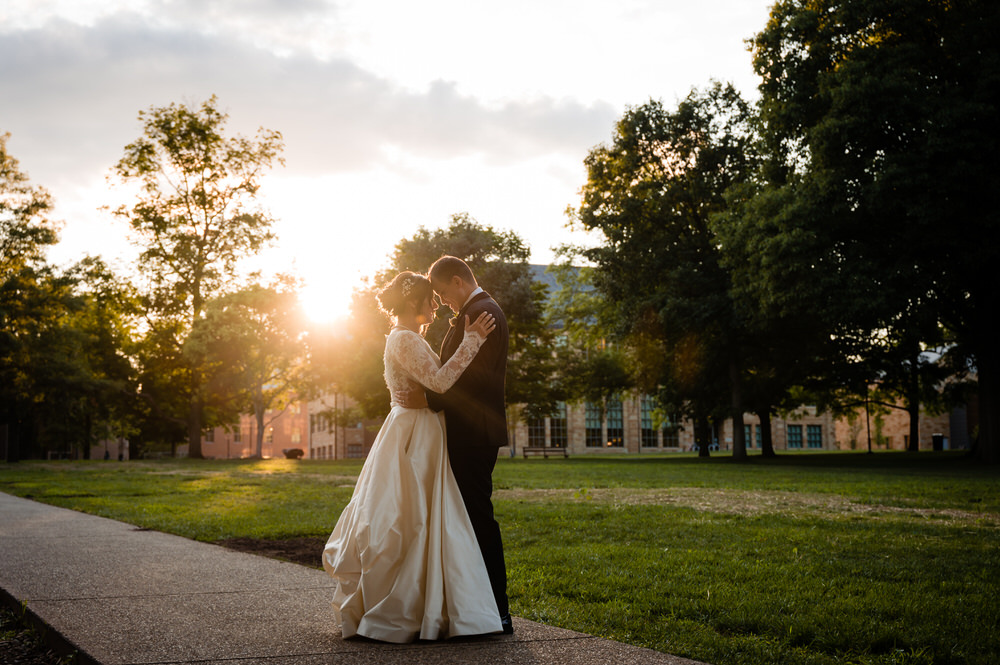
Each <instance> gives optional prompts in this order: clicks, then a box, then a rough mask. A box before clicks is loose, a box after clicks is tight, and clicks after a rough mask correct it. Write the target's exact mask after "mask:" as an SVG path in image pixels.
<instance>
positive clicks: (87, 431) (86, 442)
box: [83, 404, 94, 460]
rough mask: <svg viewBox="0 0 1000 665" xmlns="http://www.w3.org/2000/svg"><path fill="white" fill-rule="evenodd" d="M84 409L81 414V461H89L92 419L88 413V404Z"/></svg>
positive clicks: (92, 427)
mask: <svg viewBox="0 0 1000 665" xmlns="http://www.w3.org/2000/svg"><path fill="white" fill-rule="evenodd" d="M83 408H84V409H86V411H85V413H84V414H83V459H85V460H89V459H90V437H91V435H92V434H93V429H94V417H93V416H92V415H91V413H90V404H86V405H85V406H84V407H83Z"/></svg>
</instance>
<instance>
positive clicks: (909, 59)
mask: <svg viewBox="0 0 1000 665" xmlns="http://www.w3.org/2000/svg"><path fill="white" fill-rule="evenodd" d="M998 29H1000V6H998V5H997V4H996V3H993V2H986V1H985V0H966V1H963V2H944V1H928V2H919V3H913V2H909V1H907V0H889V1H888V2H874V1H873V0H824V1H823V2H815V1H812V0H808V1H807V0H783V1H781V2H778V3H777V4H776V5H775V6H774V7H773V9H772V11H771V17H770V20H769V22H768V24H767V27H766V28H765V29H764V30H763V31H762V32H761V33H760V34H758V35H757V36H756V37H755V38H754V40H753V52H754V66H755V69H756V70H757V72H758V74H760V75H761V77H762V79H763V81H762V83H761V86H760V91H761V113H762V116H763V121H764V123H763V125H762V126H763V127H764V128H765V129H764V137H763V138H764V140H765V143H766V145H767V146H768V152H769V160H768V163H767V168H765V169H764V171H763V173H764V175H765V180H766V186H765V187H763V188H762V191H761V192H759V195H758V197H756V201H755V202H754V204H753V205H751V206H750V207H749V212H750V213H751V214H749V215H748V217H747V221H748V224H750V225H751V227H752V228H753V229H754V230H753V235H754V237H755V241H754V243H753V246H752V250H753V252H752V253H753V255H754V257H753V258H752V259H751V265H752V267H753V269H755V270H757V277H756V279H757V281H758V283H760V284H763V285H765V286H766V287H767V290H768V292H769V293H770V294H772V297H773V298H774V299H775V300H774V303H775V304H776V305H778V306H780V307H782V308H783V309H785V311H787V312H795V311H799V312H803V311H807V308H808V307H809V306H810V304H811V307H812V309H810V310H808V311H810V314H811V315H812V316H814V317H818V318H820V319H821V320H823V321H824V323H825V325H826V326H827V328H828V330H829V331H830V334H831V335H833V336H834V337H835V338H839V339H852V338H853V339H856V340H862V341H863V342H865V344H863V346H866V347H868V348H871V347H872V346H873V345H874V344H873V341H874V340H876V339H877V338H878V337H879V336H880V335H882V334H883V331H890V333H891V335H892V337H893V338H895V339H897V340H899V341H900V343H902V344H904V345H906V346H909V347H910V348H911V349H912V350H911V351H910V352H909V353H910V357H911V359H912V358H915V355H914V354H915V353H917V351H916V347H913V346H912V344H913V342H912V340H913V339H914V338H916V339H917V342H916V344H917V345H918V346H919V345H921V344H924V345H926V343H927V342H929V341H930V340H928V339H922V338H923V337H924V334H923V333H922V331H927V330H930V331H932V332H931V333H930V334H931V335H936V333H935V332H933V331H935V330H936V328H937V324H938V323H940V324H941V325H943V326H944V327H945V328H946V329H947V330H948V331H949V334H950V335H953V336H954V339H955V341H956V346H957V347H958V348H960V349H963V350H964V351H965V352H967V353H968V355H969V357H970V359H971V361H972V363H973V364H974V367H975V370H976V373H977V375H978V386H979V413H980V426H979V449H978V454H979V456H980V458H981V459H983V460H985V461H989V462H994V463H995V462H998V461H1000V349H998V347H997V345H996V343H995V333H994V324H993V323H992V317H993V313H994V312H996V311H997V310H998V309H1000V273H997V271H996V269H995V265H996V256H997V254H996V240H997V238H998V237H1000V219H998V212H997V208H996V206H995V205H994V204H993V194H992V193H993V192H995V191H997V189H998V187H1000V180H998V178H1000V175H998V174H1000V163H998V160H1000V152H998V150H997V148H998V140H1000V139H998V136H997V133H996V128H995V126H994V125H995V122H994V118H996V117H997V115H998V111H1000V46H998V44H997V41H996V39H995V35H996V34H997V31H998ZM927 321H931V322H932V323H933V324H934V325H931V326H930V327H928V325H927ZM890 346H896V344H892V345H890Z"/></svg>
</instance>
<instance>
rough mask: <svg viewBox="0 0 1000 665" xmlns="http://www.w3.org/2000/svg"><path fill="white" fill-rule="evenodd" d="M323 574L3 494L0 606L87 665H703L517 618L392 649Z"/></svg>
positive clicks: (0, 509)
mask: <svg viewBox="0 0 1000 665" xmlns="http://www.w3.org/2000/svg"><path fill="white" fill-rule="evenodd" d="M333 585H334V582H333V580H331V579H330V578H329V577H327V575H326V573H324V572H323V571H321V570H316V569H312V568H308V567H306V566H300V565H297V564H293V563H284V562H281V561H275V560H273V559H268V558H265V557H260V556H255V555H252V554H244V553H241V552H235V551H232V550H228V549H225V548H223V547H218V546H216V545H210V544H207V543H199V542H196V541H193V540H188V539H186V538H181V537H179V536H172V535H169V534H165V533H160V532H157V531H145V530H142V529H138V528H136V527H134V526H132V525H130V524H125V523H122V522H116V521H113V520H109V519H104V518H101V517H95V516H92V515H86V514H84V513H78V512H74V511H71V510H65V509H63V508H55V507H53V506H47V505H45V504H41V503H37V502H34V501H29V500H27V499H21V498H17V497H13V496H10V495H9V494H3V493H0V600H2V601H3V602H5V603H8V604H18V605H19V604H20V603H24V604H25V605H26V606H27V609H28V612H29V614H30V616H31V617H32V618H33V619H34V620H36V621H37V622H40V623H42V624H44V625H45V626H47V627H48V628H49V629H50V630H49V631H47V632H48V635H49V637H50V639H51V640H52V641H53V642H54V646H56V647H57V648H62V649H66V648H69V649H71V650H75V651H77V653H78V658H79V662H81V663H98V664H100V665H119V664H125V663H129V664H131V663H199V664H202V665H204V664H210V663H219V664H222V663H225V664H227V665H249V664H251V663H260V664H261V665H292V664H295V665H299V664H302V665H313V664H315V665H320V664H326V663H331V664H332V663H336V664H338V665H354V664H356V663H367V664H375V663H379V664H382V663H385V664H390V665H391V664H394V663H399V664H400V665H402V664H404V663H405V664H407V665H437V664H438V663H490V664H493V663H498V664H499V663H503V664H509V665H522V664H524V665H529V664H530V665H540V664H549V663H552V664H556V663H560V664H562V663H565V664H567V665H589V664H591V663H594V664H597V663H602V664H603V663H627V664H629V665H646V664H649V665H653V664H658V665H663V664H669V665H682V664H683V665H692V664H694V663H695V661H691V660H687V659H684V658H677V657H674V656H670V655H667V654H662V653H659V652H656V651H651V650H649V649H641V648H637V647H632V646H628V645H624V644H619V643H617V642H612V641H610V640H605V639H601V638H596V637H591V636H589V635H584V634H582V633H576V632H573V631H569V630H563V629H561V628H552V627H551V626H545V625H542V624H538V623H534V622H532V621H526V620H523V619H519V618H517V617H515V618H514V628H515V633H514V635H512V636H490V637H479V638H470V639H456V640H447V641H443V642H417V643H414V644H408V645H391V644H383V643H379V642H374V641H369V640H364V639H350V640H344V639H343V638H342V637H341V635H340V626H338V625H337V624H336V622H335V620H334V616H333V610H332V608H331V607H330V596H331V594H332V592H333Z"/></svg>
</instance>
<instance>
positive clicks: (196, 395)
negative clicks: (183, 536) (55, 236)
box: [115, 96, 282, 457]
mask: <svg viewBox="0 0 1000 665" xmlns="http://www.w3.org/2000/svg"><path fill="white" fill-rule="evenodd" d="M139 119H140V120H141V121H142V123H143V134H142V136H141V137H140V138H139V139H137V140H136V141H135V142H133V143H130V144H129V145H127V146H126V147H125V155H124V156H123V157H122V159H121V160H120V161H119V162H118V164H117V166H116V167H115V173H116V174H117V175H118V176H119V177H120V178H121V179H122V180H123V181H125V182H135V183H137V184H139V185H140V186H141V189H140V192H139V194H138V199H137V201H136V202H135V203H134V204H133V205H132V206H131V207H128V206H124V205H123V206H121V207H119V208H118V209H117V211H116V214H117V215H118V216H120V217H122V218H124V219H126V220H127V221H128V222H129V224H130V225H131V227H132V229H133V230H134V231H135V233H136V235H137V242H138V244H139V246H140V247H141V249H142V253H141V255H140V259H139V269H140V274H141V276H142V278H143V279H144V280H145V281H146V283H145V284H144V285H143V287H142V291H143V293H144V296H145V306H146V309H147V311H148V312H149V313H150V316H149V322H150V325H151V327H152V328H153V330H152V332H151V335H152V336H155V337H156V338H157V339H158V340H159V341H160V342H161V343H162V342H168V343H169V344H171V345H176V346H177V347H178V348H179V347H180V346H181V345H182V344H183V338H184V337H185V336H186V335H187V334H189V333H190V331H191V330H192V329H193V328H194V326H195V325H196V324H197V322H198V321H199V319H201V317H202V313H203V310H204V307H205V304H206V302H207V301H208V300H209V299H211V298H215V297H218V296H220V295H221V294H222V293H224V292H225V290H226V289H227V288H230V287H232V285H233V283H234V275H236V274H237V271H236V267H237V263H238V262H239V260H240V259H242V258H244V257H246V256H247V255H250V254H252V253H254V252H256V251H258V250H259V249H260V248H261V247H263V246H264V245H265V244H266V243H267V242H269V241H270V240H271V239H272V238H273V234H272V232H271V223H272V220H271V217H270V215H269V214H268V213H267V212H266V211H264V210H263V209H261V208H260V207H259V206H258V205H257V204H256V194H257V191H258V189H259V187H260V179H261V177H262V176H263V174H264V171H265V170H266V169H267V168H269V167H270V166H271V164H272V163H274V162H279V163H280V162H281V161H282V160H281V158H280V156H279V154H280V151H281V148H282V142H281V134H280V133H279V132H276V131H272V130H265V129H260V130H259V131H258V134H257V137H256V139H249V138H245V137H243V136H235V137H227V136H226V135H225V134H224V129H225V124H226V120H227V116H226V114H225V113H223V112H221V111H220V110H219V109H218V102H217V100H216V98H215V97H214V96H213V97H212V98H210V99H209V100H208V101H206V102H204V103H203V104H202V105H201V106H200V107H199V108H192V107H189V106H185V105H181V104H170V105H168V106H164V107H152V108H150V109H149V110H146V111H141V112H140V113H139ZM171 338H172V339H171ZM161 346H162V344H161ZM178 357H179V358H180V357H181V356H178ZM184 374H186V379H185V381H184V384H185V393H186V395H187V398H188V414H187V422H188V439H189V455H190V456H191V457H200V456H201V436H202V428H203V426H204V423H203V413H202V402H203V399H204V395H203V388H204V385H203V383H204V382H203V380H202V377H201V373H200V370H199V368H198V367H197V365H189V366H187V367H186V368H184Z"/></svg>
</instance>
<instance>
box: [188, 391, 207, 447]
mask: <svg viewBox="0 0 1000 665" xmlns="http://www.w3.org/2000/svg"><path fill="white" fill-rule="evenodd" d="M195 395H196V396H195V397H192V398H191V411H190V412H189V413H188V457H190V458H191V459H203V458H204V455H202V453H201V429H202V426H201V425H202V411H203V410H204V405H203V404H202V403H201V399H200V398H199V397H198V396H197V395H198V391H196V392H195Z"/></svg>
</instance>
